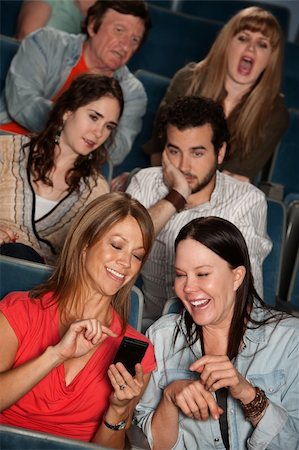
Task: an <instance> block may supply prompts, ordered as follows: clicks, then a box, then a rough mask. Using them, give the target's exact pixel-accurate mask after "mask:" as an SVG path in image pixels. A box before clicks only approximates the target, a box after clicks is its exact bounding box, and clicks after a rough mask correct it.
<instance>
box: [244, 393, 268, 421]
mask: <svg viewBox="0 0 299 450" xmlns="http://www.w3.org/2000/svg"><path fill="white" fill-rule="evenodd" d="M255 392H256V393H255V397H254V399H253V400H252V401H250V402H249V403H246V404H244V403H243V402H242V401H241V400H240V404H241V407H242V409H243V412H244V414H245V418H246V419H248V420H249V421H251V422H252V423H254V424H256V423H258V422H259V421H260V420H261V418H262V417H263V415H264V414H265V411H266V408H267V406H268V404H269V400H268V398H267V396H266V394H265V392H264V391H263V390H262V389H260V388H259V387H255Z"/></svg>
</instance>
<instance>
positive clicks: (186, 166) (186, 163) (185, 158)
mask: <svg viewBox="0 0 299 450" xmlns="http://www.w3.org/2000/svg"><path fill="white" fill-rule="evenodd" d="M179 169H180V170H181V171H182V172H189V171H190V169H191V164H190V157H189V155H185V154H182V155H181V160H180V166H179Z"/></svg>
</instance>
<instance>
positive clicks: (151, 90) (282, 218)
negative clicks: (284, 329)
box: [0, 0, 299, 450]
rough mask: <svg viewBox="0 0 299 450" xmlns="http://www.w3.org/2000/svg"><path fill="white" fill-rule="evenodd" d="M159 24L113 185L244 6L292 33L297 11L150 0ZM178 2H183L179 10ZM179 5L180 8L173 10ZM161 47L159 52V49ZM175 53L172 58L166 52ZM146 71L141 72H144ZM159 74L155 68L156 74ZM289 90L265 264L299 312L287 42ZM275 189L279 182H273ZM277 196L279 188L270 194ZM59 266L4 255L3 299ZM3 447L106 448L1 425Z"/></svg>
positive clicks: (6, 15)
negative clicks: (142, 99)
mask: <svg viewBox="0 0 299 450" xmlns="http://www.w3.org/2000/svg"><path fill="white" fill-rule="evenodd" d="M148 3H150V9H151V16H152V20H153V29H152V30H151V32H150V34H149V38H148V41H147V42H146V43H145V44H144V46H143V47H142V49H141V50H140V52H139V53H137V54H136V55H135V57H134V58H133V59H132V61H131V63H130V68H131V69H132V70H133V71H136V70H137V69H139V70H137V72H136V76H137V77H138V78H139V79H140V80H141V81H142V83H143V85H144V87H145V89H146V92H147V95H148V107H147V111H146V115H145V117H144V124H143V129H142V131H141V133H140V134H139V136H138V137H137V139H136V141H135V143H134V146H133V148H132V151H131V153H130V154H129V155H128V156H127V158H126V159H125V160H124V162H123V163H122V164H121V165H119V166H117V167H113V166H112V164H111V162H108V163H107V164H106V165H105V166H104V168H103V169H104V170H103V174H104V176H105V177H106V178H107V180H108V182H111V179H112V177H113V176H116V175H118V174H120V173H122V172H123V171H131V170H133V169H135V168H136V167H146V166H148V165H149V160H148V157H147V156H146V155H145V154H144V153H143V152H142V150H141V146H142V144H143V143H144V142H146V141H147V140H148V139H149V137H150V136H151V132H152V126H153V120H154V117H155V113H156V111H157V108H158V105H159V103H160V101H161V100H162V98H163V96H164V94H165V91H166V89H167V87H168V85H169V82H170V78H171V77H172V76H173V74H174V73H175V72H176V71H177V70H178V69H179V68H181V67H182V66H184V65H185V64H186V63H188V62H189V61H199V60H200V59H202V58H204V57H205V56H206V54H207V52H208V50H209V48H210V46H211V44H212V42H213V41H214V39H215V36H216V34H217V33H218V32H219V30H220V28H221V27H222V25H223V23H224V22H226V21H227V20H228V19H229V18H230V17H231V16H232V15H233V14H234V13H235V12H236V11H238V10H239V9H242V8H245V7H247V6H250V5H252V4H255V5H258V4H259V5H260V6H262V7H264V8H266V9H269V10H270V11H271V12H272V13H273V14H274V15H275V16H276V17H277V19H278V20H279V22H280V25H281V27H282V30H283V32H284V34H285V36H287V35H288V29H289V22H290V12H289V10H288V9H287V8H285V7H283V6H278V5H275V4H269V3H262V2H254V3H252V2H250V1H242V0H233V1H225V7H224V2H223V1H221V0H220V1H216V0H214V1H209V0H201V1H194V0H182V1H176V2H173V1H171V0H149V1H148ZM21 4H22V0H14V1H11V0H1V2H0V8H1V11H0V16H1V19H0V30H1V33H2V34H4V35H6V36H14V33H15V24H16V20H17V15H18V12H19V9H20V6H21ZM175 4H176V5H177V6H176V7H174V6H175ZM174 9H176V11H175V12H174V11H173V10H174ZM18 45H19V44H18V42H17V41H15V40H14V39H9V38H7V37H5V36H1V37H0V55H1V65H0V92H1V91H2V89H3V87H4V83H5V77H6V73H7V70H8V68H9V64H10V61H11V59H12V57H13V55H14V54H15V52H16V51H17V49H18ZM157 49H159V51H157ZM165 55H167V58H166V57H165ZM140 69H141V70H140ZM154 72H155V73H154ZM283 75H284V76H283V92H284V94H285V97H286V103H287V105H288V107H289V108H292V109H290V115H291V124H290V128H289V130H288V132H287V133H286V135H285V136H284V138H283V139H282V142H281V143H280V145H279V147H278V148H277V150H276V154H275V157H274V158H273V161H272V165H271V168H270V171H269V176H268V179H267V181H268V182H269V183H272V184H273V183H275V185H278V184H279V185H282V186H283V194H282V195H280V199H279V200H274V199H270V198H268V233H269V235H270V237H271V239H272V241H273V249H272V251H271V253H270V255H269V256H268V257H267V259H266V260H265V263H264V267H263V274H264V298H265V300H266V301H267V303H269V304H271V305H277V306H279V307H281V308H282V309H284V310H288V311H290V312H293V313H294V314H296V315H299V250H298V247H299V177H298V173H299V159H298V157H297V152H298V148H299V136H298V129H299V110H296V109H293V108H299V79H298V78H299V46H298V45H296V44H293V43H290V42H287V43H286V47H285V60H284V72H283ZM270 189H272V191H273V189H274V191H275V186H274V187H273V185H272V187H271V186H270ZM269 195H271V192H270V193H269ZM51 272H52V268H50V267H47V266H43V265H39V264H36V263H31V262H27V261H22V260H17V259H14V258H9V257H5V256H1V255H0V274H1V288H0V298H2V297H3V296H4V295H5V294H6V293H8V292H10V291H11V290H28V289H30V288H31V287H33V286H34V285H36V284H38V283H40V282H42V281H44V280H45V279H46V278H47V277H48V276H50V274H51ZM180 305H181V304H180V302H179V301H178V300H177V299H169V300H168V301H167V303H166V305H165V307H164V310H163V314H166V313H170V312H178V311H179V309H180ZM142 312H143V295H142V292H141V291H140V289H138V288H137V287H136V286H134V288H133V289H132V293H131V311H130V317H129V322H130V323H131V325H133V326H134V327H135V328H136V329H138V330H140V329H141V320H142ZM127 435H128V448H131V449H132V450H138V449H145V448H149V447H148V445H147V442H146V438H145V436H144V435H143V434H142V432H141V431H140V430H139V429H138V428H137V427H135V426H133V427H132V428H131V429H130V430H129V431H128V433H127ZM0 442H1V448H2V447H3V448H5V449H6V450H10V449H11V450H16V449H20V448H28V449H29V448H30V449H32V450H34V449H40V448H43V449H53V450H54V449H59V450H62V449H65V450H67V449H82V450H87V449H96V448H98V449H103V450H105V449H104V447H100V446H95V445H93V444H89V443H83V442H79V441H74V440H70V439H65V438H59V437H55V436H51V435H48V434H45V433H38V432H32V431H29V430H23V429H18V428H15V427H6V426H0Z"/></svg>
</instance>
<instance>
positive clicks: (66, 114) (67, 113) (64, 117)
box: [62, 111, 73, 124]
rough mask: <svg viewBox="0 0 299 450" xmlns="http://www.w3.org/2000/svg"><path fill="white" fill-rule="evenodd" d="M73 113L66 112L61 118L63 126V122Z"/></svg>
mask: <svg viewBox="0 0 299 450" xmlns="http://www.w3.org/2000/svg"><path fill="white" fill-rule="evenodd" d="M72 114H73V113H72V112H71V111H66V112H65V113H64V114H63V116H62V120H63V124H64V122H65V121H66V120H67V119H68V118H69V117H70V116H71V115H72Z"/></svg>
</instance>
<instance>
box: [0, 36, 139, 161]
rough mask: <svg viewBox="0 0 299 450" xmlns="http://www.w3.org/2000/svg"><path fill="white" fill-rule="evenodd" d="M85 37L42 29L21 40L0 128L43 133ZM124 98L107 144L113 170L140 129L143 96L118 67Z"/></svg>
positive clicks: (0, 103)
mask: <svg viewBox="0 0 299 450" xmlns="http://www.w3.org/2000/svg"><path fill="white" fill-rule="evenodd" d="M85 39H86V36H85V35H82V34H80V35H74V34H69V33H65V32H63V31H59V30H55V29H54V28H50V27H45V28H41V29H39V30H37V31H35V32H33V33H31V34H30V35H29V36H28V37H27V38H26V39H24V40H23V41H22V43H21V45H20V48H19V50H18V52H17V54H16V55H15V57H14V58H13V60H12V63H11V65H10V68H9V71H8V74H7V77H6V81H5V88H4V90H3V92H2V95H1V97H0V124H4V123H7V122H11V121H15V122H18V123H19V124H20V125H22V126H23V127H25V128H27V129H28V130H30V131H36V132H40V131H42V130H43V129H44V127H45V125H46V122H47V120H48V116H49V112H50V110H51V108H52V104H53V102H52V100H51V99H52V98H53V97H54V95H55V94H56V93H57V92H58V91H59V90H60V89H61V88H62V86H63V85H64V83H65V81H66V80H67V78H68V75H69V73H70V71H71V70H72V68H73V67H74V66H75V65H76V64H77V62H78V60H79V58H80V56H81V54H82V49H83V43H84V41H85ZM114 78H115V79H117V80H118V81H119V83H120V85H121V88H122V91H123V95H124V101H125V106H124V111H123V114H122V117H121V120H120V122H119V125H118V127H117V131H116V133H115V136H114V139H113V142H112V144H111V145H110V146H109V147H108V150H109V156H110V158H111V160H112V162H113V163H114V164H120V163H121V162H122V161H123V160H124V158H125V157H126V155H127V154H128V153H129V152H130V150H131V147H132V144H133V142H134V139H135V137H136V136H137V134H138V133H139V132H140V130H141V127H142V116H143V115H144V114H145V110H146V104H147V96H146V93H145V90H144V88H143V85H142V83H141V82H140V81H139V80H137V78H136V77H135V76H134V75H133V74H132V73H131V72H130V71H129V69H128V68H127V66H123V67H121V68H120V69H118V70H116V71H115V72H114Z"/></svg>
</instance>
